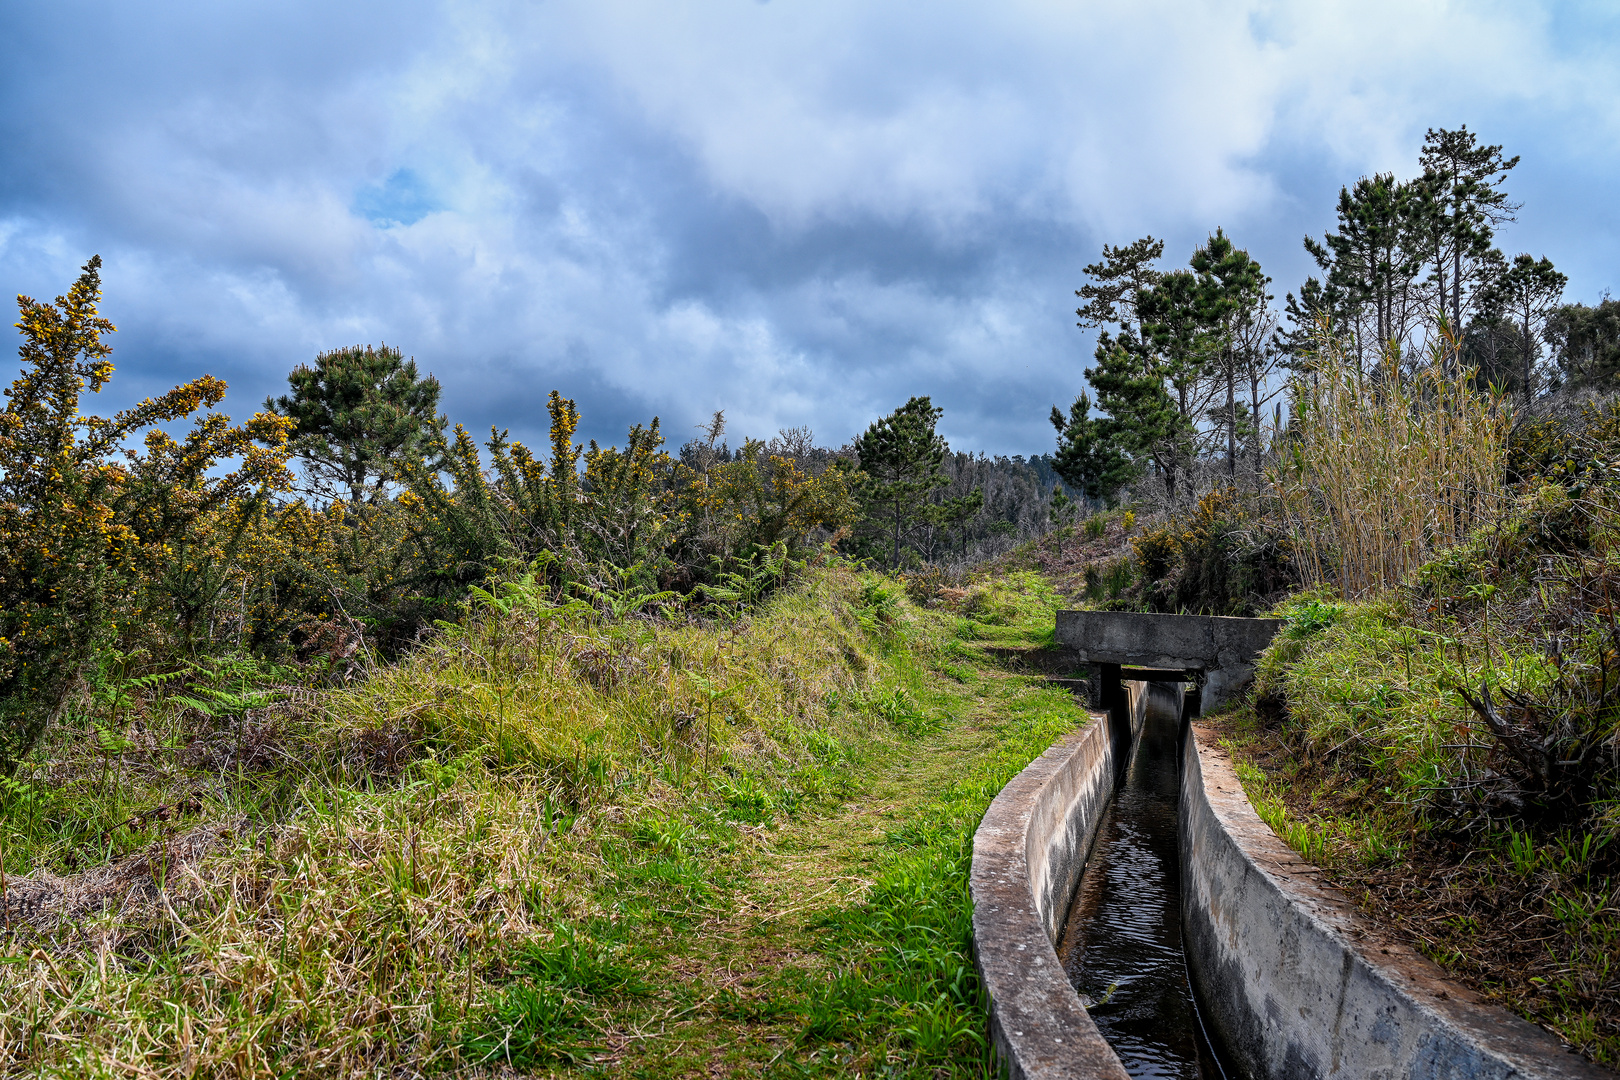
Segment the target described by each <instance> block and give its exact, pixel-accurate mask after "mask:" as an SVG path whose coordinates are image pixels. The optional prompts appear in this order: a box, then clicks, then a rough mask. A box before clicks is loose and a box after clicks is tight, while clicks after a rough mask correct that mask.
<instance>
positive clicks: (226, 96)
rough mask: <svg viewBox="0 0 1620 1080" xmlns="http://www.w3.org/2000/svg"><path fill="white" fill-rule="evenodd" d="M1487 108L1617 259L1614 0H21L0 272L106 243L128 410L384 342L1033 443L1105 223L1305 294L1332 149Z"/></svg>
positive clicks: (1323, 222)
mask: <svg viewBox="0 0 1620 1080" xmlns="http://www.w3.org/2000/svg"><path fill="white" fill-rule="evenodd" d="M1462 124H1467V125H1468V126H1469V127H1470V128H1471V129H1473V130H1476V131H1478V132H1480V133H1481V134H1482V135H1483V136H1484V137H1485V138H1487V139H1488V140H1489V141H1491V142H1496V143H1502V144H1505V146H1506V149H1507V151H1508V152H1509V153H1517V154H1521V155H1523V158H1524V161H1523V163H1522V164H1521V165H1520V167H1519V168H1518V169H1517V170H1516V171H1515V173H1514V174H1513V177H1512V181H1511V184H1510V187H1509V190H1510V191H1511V193H1512V194H1513V196H1514V197H1515V198H1517V199H1519V200H1520V201H1522V202H1523V203H1524V209H1523V211H1522V212H1521V214H1520V215H1519V222H1518V223H1517V224H1516V225H1514V226H1510V227H1509V230H1508V231H1507V232H1506V233H1505V234H1504V235H1503V237H1502V243H1503V246H1504V247H1505V248H1506V249H1507V250H1508V253H1509V254H1510V255H1511V254H1514V253H1516V252H1518V251H1530V252H1532V253H1533V254H1535V255H1538V256H1539V255H1542V254H1545V255H1548V256H1550V257H1551V258H1552V259H1553V261H1554V262H1555V263H1557V264H1558V265H1559V266H1560V267H1561V268H1562V269H1563V270H1564V271H1565V272H1567V273H1568V274H1569V276H1570V289H1569V295H1570V296H1571V298H1574V299H1580V300H1585V301H1588V302H1590V301H1593V300H1595V299H1596V298H1597V297H1598V296H1599V295H1600V294H1601V293H1602V292H1603V291H1604V290H1606V289H1614V290H1616V291H1620V199H1617V198H1616V182H1615V178H1616V177H1617V176H1620V9H1617V8H1616V7H1615V5H1613V4H1611V3H1607V2H1604V3H1598V2H1593V3H1587V4H1582V3H1567V4H1542V3H1534V2H1526V0H1516V2H1512V3H1490V2H1479V3H1462V2H1455V3H1424V2H1422V0H1399V2H1392V0H1355V2H1336V0H1309V2H1300V3H1292V4H1284V3H1265V2H1248V3H1243V2H1224V3H1223V2H1207V3H1202V2H1195V0H1181V2H1153V0H1135V2H1116V3H1095V2H1086V0H1071V2H1068V3H1061V4H1060V3H1037V2H1028V0H999V2H997V3H986V2H980V3H974V4H964V3H955V2H952V0H934V2H933V3H930V4H915V3H907V4H897V3H888V2H883V0H858V2H855V0H770V2H768V3H761V2H757V0H689V2H677V0H643V2H634V0H580V2H562V0H526V2H498V0H497V2H465V3H428V2H422V0H394V2H391V3H388V4H381V3H378V4H369V5H365V4H354V3H344V2H343V0H320V2H313V0H273V2H269V0H243V2H237V3H231V4H221V3H218V2H217V0H209V2H206V3H204V2H200V0H164V2H163V3H141V2H134V0H116V2H111V0H109V2H102V3H90V2H83V0H51V2H48V3H47V2H45V0H16V2H12V3H7V4H5V5H0V146H3V150H0V289H3V290H4V291H6V292H7V293H8V295H9V294H14V293H27V294H31V295H35V296H38V297H51V296H55V295H57V294H58V293H60V292H63V291H64V290H65V287H66V285H67V284H68V283H69V282H70V281H71V280H72V277H73V276H74V274H75V272H76V270H77V268H78V266H79V265H81V264H82V263H83V262H84V260H85V259H86V258H88V257H89V256H90V255H91V254H94V253H100V254H101V255H102V256H103V258H104V259H105V261H106V268H105V271H104V274H103V279H104V283H105V289H106V302H105V311H106V312H107V313H108V314H109V315H110V316H111V317H112V318H113V319H114V321H115V322H117V324H118V325H119V328H120V332H119V333H118V334H117V335H116V337H115V338H114V344H115V347H116V350H117V351H116V352H115V354H114V360H115V362H116V363H117V364H118V367H119V375H118V377H117V378H116V379H115V382H114V386H113V388H112V389H111V390H109V391H108V396H110V397H112V398H113V400H112V401H107V402H101V403H98V404H99V405H100V406H101V408H102V409H103V410H105V409H106V408H107V407H110V406H117V405H122V404H127V403H128V401H129V400H132V399H134V398H136V397H139V396H141V395H144V394H147V393H153V392H157V391H160V390H162V389H165V388H166V387H167V386H169V385H172V384H173V383H175V382H178V381H182V380H185V379H189V378H192V377H195V376H196V375H198V374H201V373H203V372H205V371H206V372H210V373H212V374H215V375H218V376H220V377H222V378H224V379H226V380H227V381H229V383H230V385H231V396H230V398H229V400H228V406H229V408H228V411H231V412H233V413H237V414H245V413H247V412H250V411H251V410H252V408H253V407H254V405H255V403H256V402H259V401H262V400H263V399H264V397H265V395H266V394H269V393H273V392H278V391H279V390H281V389H284V388H285V375H286V372H287V371H288V370H289V369H290V368H291V367H292V366H293V365H295V364H297V363H299V362H303V361H308V360H310V359H311V358H313V356H314V355H315V353H316V352H318V351H320V350H323V349H328V348H332V347H335V346H339V345H347V344H353V343H356V342H379V341H381V342H387V343H388V344H390V345H396V346H398V347H400V348H401V349H403V350H405V351H406V352H407V353H409V354H412V355H414V356H415V357H416V359H417V361H418V363H419V364H420V365H422V366H423V367H424V368H426V369H428V370H431V371H432V372H433V373H434V374H436V375H437V376H438V377H439V378H440V380H441V381H442V382H443V384H444V388H445V390H444V400H443V405H444V408H445V410H446V411H447V412H448V413H449V415H450V417H451V418H452V419H453V420H458V421H462V422H465V423H467V424H468V425H469V426H470V427H473V428H474V429H475V430H477V429H487V428H488V427H489V425H491V424H497V425H500V426H502V427H508V428H511V429H512V430H513V431H514V433H516V434H518V435H520V436H521V437H528V438H533V437H535V436H539V435H543V432H544V427H545V416H544V408H543V405H544V400H545V397H546V394H547V392H548V391H550V390H551V389H552V388H557V389H559V390H561V391H562V392H563V393H564V394H565V395H568V396H571V397H574V398H576V399H577V400H578V401H579V403H580V407H581V411H582V413H583V424H582V434H584V435H586V436H594V437H597V438H600V439H602V440H603V441H613V440H614V439H615V438H619V439H622V433H623V430H624V428H625V426H626V425H628V424H629V423H632V422H635V421H644V420H646V419H648V418H650V417H651V416H652V415H654V414H656V415H658V416H660V417H662V419H663V423H664V425H665V429H666V431H667V432H668V433H669V434H670V436H671V439H672V441H674V442H677V443H678V442H680V441H682V440H684V439H685V438H686V437H688V435H689V434H690V433H691V432H692V431H693V425H695V424H696V423H697V422H698V421H699V420H701V419H702V418H704V417H705V416H706V415H707V414H708V413H709V412H710V411H712V410H714V409H717V408H724V409H726V410H727V415H728V417H729V418H730V420H731V431H732V433H733V434H734V435H740V434H744V433H749V434H760V435H768V434H770V433H772V432H774V431H775V430H776V429H777V428H780V427H786V426H794V425H800V424H808V425H810V426H811V427H812V428H813V429H814V430H815V433H816V435H817V438H818V441H822V442H831V443H835V444H836V443H841V442H843V441H844V440H846V439H847V438H849V437H850V436H852V435H853V434H854V433H855V432H857V431H858V430H860V429H862V428H864V426H865V425H866V423H868V422H869V421H870V420H871V419H873V418H874V417H876V416H877V415H879V414H881V413H885V412H887V411H889V410H891V409H893V408H894V407H895V406H897V405H899V404H900V403H902V402H903V401H904V400H905V399H906V398H907V397H908V396H909V395H912V394H922V393H926V394H931V395H932V396H933V398H934V400H935V402H936V403H938V404H941V405H943V406H944V407H945V409H946V413H945V418H944V421H943V424H942V428H943V430H944V431H945V433H946V435H947V436H948V437H949V438H950V439H951V441H952V444H953V445H954V446H956V447H958V448H960V449H979V450H985V451H989V452H995V453H1024V454H1033V453H1041V452H1045V451H1047V450H1049V449H1050V448H1051V446H1052V431H1051V429H1050V427H1049V426H1048V425H1047V423H1046V420H1045V415H1046V413H1047V412H1048V411H1049V409H1050V407H1051V406H1052V404H1054V403H1067V402H1068V401H1069V400H1072V398H1073V396H1074V394H1075V393H1076V392H1077V391H1079V390H1080V389H1081V388H1082V386H1083V376H1082V371H1083V369H1084V367H1085V364H1086V361H1087V360H1088V358H1089V355H1090V345H1089V340H1088V337H1087V335H1086V334H1084V333H1083V332H1081V331H1080V330H1078V329H1076V328H1075V326H1074V317H1073V309H1074V307H1075V299H1074V289H1075V288H1077V287H1078V286H1079V285H1080V284H1081V283H1082V282H1083V280H1084V279H1083V276H1082V274H1081V267H1082V266H1084V265H1085V264H1086V263H1088V262H1092V261H1094V260H1095V259H1096V257H1097V254H1098V251H1099V248H1100V246H1101V245H1102V244H1103V243H1104V242H1114V243H1118V242H1126V241H1129V240H1131V239H1134V238H1135V237H1138V236H1140V235H1143V234H1144V233H1152V234H1153V235H1155V236H1160V237H1163V238H1165V239H1166V240H1167V242H1168V248H1167V250H1168V252H1169V253H1170V255H1171V256H1173V257H1174V260H1175V261H1177V262H1180V261H1182V260H1184V259H1185V258H1186V257H1187V255H1188V254H1190V253H1191V250H1192V248H1193V247H1194V246H1195V245H1196V244H1197V243H1199V242H1200V241H1202V239H1203V238H1204V237H1205V236H1207V234H1208V233H1209V232H1211V231H1213V230H1214V228H1215V227H1216V226H1223V227H1224V228H1225V229H1226V230H1227V232H1228V233H1229V234H1231V235H1233V236H1234V237H1235V238H1236V239H1237V240H1238V241H1239V242H1240V243H1241V244H1243V245H1244V246H1246V247H1248V248H1249V250H1250V251H1251V253H1252V254H1253V255H1254V256H1255V257H1256V258H1258V259H1259V260H1260V261H1261V262H1262V264H1264V265H1265V267H1266V268H1267V270H1268V271H1269V272H1270V273H1271V274H1272V275H1273V277H1274V279H1275V283H1276V291H1277V293H1278V295H1279V296H1281V294H1282V293H1283V292H1284V291H1287V290H1290V289H1294V288H1296V287H1297V285H1298V282H1299V281H1300V280H1301V279H1302V278H1303V276H1304V275H1305V273H1306V272H1307V270H1308V265H1307V257H1306V256H1305V255H1304V252H1303V250H1302V248H1301V245H1300V238H1301V237H1302V236H1303V235H1304V234H1305V233H1307V232H1311V233H1320V232H1322V231H1323V230H1324V229H1326V228H1327V227H1328V225H1329V224H1330V219H1331V210H1332V205H1333V201H1334V198H1335V197H1336V194H1337V192H1338V189H1339V187H1340V186H1341V185H1343V184H1345V183H1348V182H1351V181H1353V180H1354V179H1355V178H1356V177H1357V176H1360V175H1363V174H1367V173H1371V172H1375V171H1394V172H1396V173H1397V174H1400V175H1402V176H1407V175H1411V174H1412V173H1413V172H1415V171H1416V156H1417V148H1418V146H1419V144H1420V143H1421V142H1422V138H1423V134H1424V131H1425V130H1426V129H1427V128H1429V127H1456V126H1459V125H1462Z"/></svg>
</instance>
